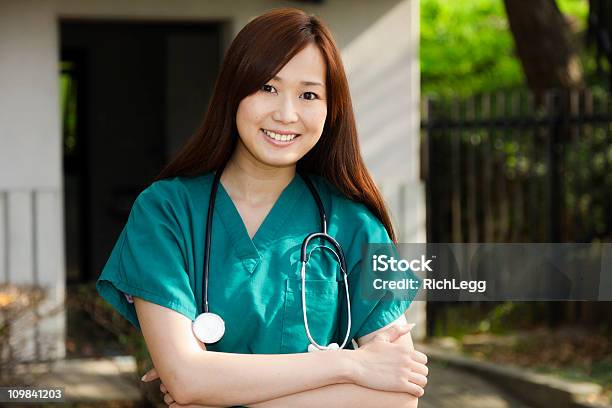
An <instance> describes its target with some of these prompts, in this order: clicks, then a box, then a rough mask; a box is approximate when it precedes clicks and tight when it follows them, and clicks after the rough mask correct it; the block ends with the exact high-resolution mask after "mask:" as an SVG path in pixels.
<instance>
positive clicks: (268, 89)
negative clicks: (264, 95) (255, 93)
mask: <svg viewBox="0 0 612 408" xmlns="http://www.w3.org/2000/svg"><path fill="white" fill-rule="evenodd" d="M261 90H262V91H264V92H269V93H272V92H276V89H275V88H274V87H273V86H272V85H270V84H265V85H262V87H261Z"/></svg>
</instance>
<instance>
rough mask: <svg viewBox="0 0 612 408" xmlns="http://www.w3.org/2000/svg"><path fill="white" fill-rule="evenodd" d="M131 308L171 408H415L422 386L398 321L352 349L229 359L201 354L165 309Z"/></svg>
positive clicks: (418, 360)
mask: <svg viewBox="0 0 612 408" xmlns="http://www.w3.org/2000/svg"><path fill="white" fill-rule="evenodd" d="M134 304H135V306H136V312H137V314H138V320H139V322H140V326H141V329H142V333H143V336H144V338H145V342H146V344H147V348H148V350H149V354H150V355H151V359H152V360H153V364H154V366H155V370H154V373H152V374H153V377H155V376H157V375H158V376H159V377H160V378H161V380H162V385H161V387H160V388H161V389H162V391H165V392H166V395H165V398H164V400H165V401H166V403H168V404H171V405H170V406H171V407H177V408H182V407H184V406H196V407H222V406H231V405H248V406H250V407H257V408H268V407H277V406H278V407H281V406H295V407H300V406H309V407H310V406H325V405H328V404H332V405H333V406H338V407H343V406H347V407H349V406H351V407H352V406H356V405H358V406H363V407H367V406H376V407H384V406H393V407H416V406H417V403H418V399H417V396H420V395H422V392H423V390H422V388H423V387H424V386H425V384H426V382H427V378H426V376H427V367H426V366H425V364H426V357H425V356H424V355H423V354H422V353H419V352H416V351H414V347H413V344H412V340H411V337H410V333H409V330H410V327H409V326H407V325H405V318H404V317H402V318H400V319H398V321H396V322H393V323H392V324H390V325H389V326H386V327H384V328H382V329H380V330H378V331H376V332H374V333H370V334H368V335H367V336H363V337H361V338H359V339H358V343H359V346H360V347H359V349H358V350H335V351H326V352H316V353H297V354H235V353H221V352H209V351H206V347H205V345H204V344H202V343H200V342H199V341H198V340H197V339H196V338H195V336H194V335H193V333H192V330H191V321H190V320H189V319H188V318H187V317H185V316H183V315H181V314H179V313H177V312H175V311H173V310H171V309H167V308H165V307H162V306H159V305H156V304H154V303H151V302H147V301H145V300H142V299H140V298H134ZM152 379H154V378H152Z"/></svg>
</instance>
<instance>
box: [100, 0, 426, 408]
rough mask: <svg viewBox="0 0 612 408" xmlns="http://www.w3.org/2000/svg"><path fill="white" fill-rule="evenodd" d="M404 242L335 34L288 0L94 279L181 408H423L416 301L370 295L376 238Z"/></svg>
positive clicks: (257, 25) (231, 71) (225, 71)
mask: <svg viewBox="0 0 612 408" xmlns="http://www.w3.org/2000/svg"><path fill="white" fill-rule="evenodd" d="M207 209H208V212H207V211H206V210H207ZM312 231H321V232H319V233H315V234H314V235H309V233H311V232H312ZM327 234H329V235H327ZM323 235H325V236H327V237H329V240H328V239H327V238H325V239H323V238H324V237H323ZM307 236H309V237H310V236H312V237H313V239H312V240H309V239H306V240H304V239H305V238H306V237H307ZM303 241H304V242H303ZM326 241H327V242H328V243H333V244H334V245H333V246H332V248H330V247H329V246H324V245H323V244H325V242H326ZM395 241H396V240H395V234H394V231H393V228H392V226H391V222H390V217H389V215H388V213H387V210H386V208H385V205H384V201H383V199H382V197H381V194H380V192H379V191H378V189H377V188H376V185H375V184H374V182H373V181H372V178H371V177H370V175H369V173H368V171H367V169H366V168H365V165H364V163H363V159H362V157H361V154H360V151H359V144H358V138H357V131H356V127H355V119H354V115H353V110H352V106H351V99H350V95H349V89H348V83H347V79H346V75H345V73H344V69H343V67H342V61H341V59H340V55H339V52H338V49H337V47H336V45H335V43H334V41H333V38H332V36H331V34H330V32H329V30H328V29H327V28H326V27H325V25H324V24H323V23H322V22H321V20H319V19H318V18H317V17H315V16H312V15H308V14H306V13H304V12H303V11H301V10H297V9H289V8H285V9H276V10H272V11H270V12H268V13H266V14H264V15H262V16H259V17H258V18H256V19H254V20H253V21H251V22H250V23H249V24H247V25H246V26H245V27H244V28H243V29H242V30H241V31H240V33H239V34H238V35H237V37H236V39H235V40H234V41H233V42H232V44H231V46H230V48H229V50H228V52H227V55H226V56H225V60H224V62H223V65H222V68H221V71H220V74H219V78H218V79H217V82H216V85H215V90H214V93H213V96H212V100H211V102H210V105H209V109H208V111H207V112H206V116H205V118H204V121H203V123H202V125H201V126H200V128H199V129H198V131H197V132H196V134H195V135H194V136H193V137H192V138H191V139H190V141H189V142H188V143H187V144H186V145H185V146H184V148H183V149H182V150H181V151H180V152H179V154H178V155H177V156H176V157H175V158H174V159H173V160H172V161H171V162H170V163H169V164H168V165H167V166H166V167H165V168H164V169H163V171H162V172H161V173H160V175H159V176H158V178H157V180H156V181H155V182H154V183H153V184H151V185H150V186H149V187H148V188H147V189H145V190H144V191H143V192H142V193H141V194H140V195H139V196H138V198H137V200H136V201H135V203H134V205H133V207H132V211H131V213H130V217H129V219H128V222H127V224H126V226H125V228H124V229H123V231H122V232H121V235H120V236H119V239H118V241H117V244H116V245H115V247H114V249H113V251H112V253H111V256H110V258H109V260H108V262H107V264H106V266H105V268H104V270H103V271H102V274H101V276H100V278H99V280H98V285H97V288H98V291H99V292H100V294H101V295H102V296H103V297H104V298H105V299H106V300H108V301H109V302H110V303H111V304H112V305H113V306H114V307H115V308H116V309H117V310H118V311H119V312H120V313H121V314H122V315H123V316H124V317H125V318H127V319H128V320H129V321H130V322H132V324H134V326H136V327H137V328H140V329H141V330H142V333H143V336H144V338H145V341H146V343H147V347H148V350H149V353H150V355H151V359H152V360H153V364H154V366H155V372H156V373H158V375H159V377H160V378H161V380H162V384H161V385H160V390H161V391H162V392H163V393H164V400H165V401H166V403H168V404H169V405H173V406H177V407H180V404H196V405H197V404H200V406H229V405H237V404H243V405H249V406H257V407H271V406H296V407H297V406H323V405H333V406H351V407H352V406H360V407H367V406H376V407H383V406H393V407H399V406H411V407H413V406H416V404H417V398H418V397H419V396H421V395H422V394H423V387H424V386H425V384H426V382H427V378H426V376H427V367H426V365H425V364H426V357H425V356H424V355H423V354H422V353H419V352H416V351H415V350H414V348H413V345H412V340H411V337H410V333H409V331H410V329H411V328H412V326H410V325H408V324H407V323H406V320H405V318H404V315H403V314H404V312H405V310H406V309H407V308H408V306H409V304H410V301H407V300H399V299H393V298H392V297H389V296H385V297H384V298H383V295H384V293H381V295H380V298H378V299H371V298H367V299H366V298H363V297H362V296H360V294H361V289H362V288H361V286H360V285H361V284H362V283H361V280H360V279H359V277H360V275H361V270H362V268H364V267H366V266H367V265H368V264H369V262H368V261H367V260H363V262H362V253H361V250H362V246H363V245H366V244H368V243H391V242H395ZM309 242H310V246H308V244H309ZM306 253H307V254H308V255H307V257H306ZM305 258H307V259H305ZM338 260H341V262H340V263H338V262H337V261H338ZM306 262H307V263H308V268H306V267H305V265H306ZM126 296H131V297H132V298H133V303H130V302H129V301H128V300H127V298H126ZM306 305H307V307H306ZM213 315H214V316H213ZM202 316H207V317H211V316H212V318H211V319H212V320H210V319H209V320H208V321H209V322H208V323H206V324H203V325H200V324H194V323H193V321H194V320H195V319H196V317H197V318H198V319H200V318H201V317H202ZM211 321H212V323H210V322H211ZM196 323H198V321H197V320H196ZM212 334H215V335H217V336H212ZM212 337H216V338H212ZM343 338H344V339H345V340H344V341H342V339H343ZM199 339H204V340H205V341H206V344H204V343H201V342H200V340H199ZM338 339H339V340H338ZM353 340H354V341H353ZM355 341H356V342H355ZM319 343H320V344H322V345H323V346H320V345H319ZM325 345H328V346H325ZM334 345H335V346H334ZM332 346H333V347H332ZM345 346H346V347H345ZM355 346H358V347H357V348H356V349H355ZM338 348H340V349H339V350H333V349H338ZM319 350H324V351H319ZM306 351H318V352H315V353H307V352H306Z"/></svg>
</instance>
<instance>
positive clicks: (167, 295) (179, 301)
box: [96, 181, 197, 330]
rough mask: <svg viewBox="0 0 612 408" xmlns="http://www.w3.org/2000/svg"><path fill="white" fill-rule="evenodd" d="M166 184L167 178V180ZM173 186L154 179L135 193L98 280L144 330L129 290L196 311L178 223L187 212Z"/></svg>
mask: <svg viewBox="0 0 612 408" xmlns="http://www.w3.org/2000/svg"><path fill="white" fill-rule="evenodd" d="M166 185H167V184H166ZM177 194H178V193H177V192H176V191H175V189H169V188H165V186H164V182H163V181H162V182H155V183H153V184H152V185H151V186H149V187H148V188H147V189H145V190H144V191H143V192H142V193H141V194H140V195H139V196H138V198H137V199H136V201H135V202H134V205H133V206H132V210H131V211H130V215H129V218H128V221H127V223H126V225H125V227H124V229H123V231H122V232H121V235H120V236H119V239H118V240H117V243H116V244H115V247H114V248H113V250H112V252H111V255H110V257H109V259H108V261H107V263H106V266H105V267H104V269H103V270H102V273H101V274H100V277H99V279H98V281H97V283H96V289H97V290H98V293H99V294H100V295H101V296H102V297H103V298H104V299H105V300H106V301H107V302H109V303H110V304H111V305H112V306H113V307H114V308H115V309H116V310H117V311H118V312H119V313H120V314H121V315H122V316H123V317H125V318H126V319H127V320H129V321H130V323H132V324H133V325H134V326H135V327H136V328H137V329H139V330H140V323H139V322H138V317H137V315H136V309H135V307H134V304H133V301H130V300H131V299H130V295H131V296H137V297H139V298H141V299H144V300H146V301H149V302H151V303H155V304H158V305H160V306H164V307H167V308H169V309H172V310H175V311H177V312H179V313H181V314H183V315H184V316H186V317H187V318H189V319H190V320H194V319H195V317H196V315H197V305H196V300H195V296H194V291H193V289H192V286H191V280H190V276H189V273H188V268H187V264H186V256H185V255H186V242H185V240H184V234H183V233H182V231H181V228H180V224H181V223H180V220H181V219H184V218H183V217H184V212H183V211H182V210H181V209H180V208H175V207H174V206H173V205H172V203H180V202H181V200H180V199H177V198H176V197H175V196H177Z"/></svg>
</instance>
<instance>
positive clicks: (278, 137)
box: [262, 129, 297, 142]
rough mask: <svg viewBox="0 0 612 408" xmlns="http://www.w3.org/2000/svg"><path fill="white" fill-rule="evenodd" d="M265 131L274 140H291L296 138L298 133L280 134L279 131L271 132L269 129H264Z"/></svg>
mask: <svg viewBox="0 0 612 408" xmlns="http://www.w3.org/2000/svg"><path fill="white" fill-rule="evenodd" d="M262 130H263V132H264V133H265V134H266V135H268V136H269V137H271V138H272V139H274V140H278V141H279V142H290V141H291V140H293V139H295V137H296V136H297V135H279V134H278V133H274V132H270V131H269V130H266V129H262Z"/></svg>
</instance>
